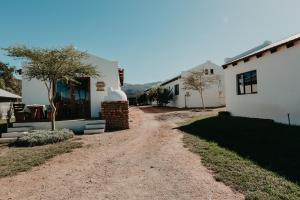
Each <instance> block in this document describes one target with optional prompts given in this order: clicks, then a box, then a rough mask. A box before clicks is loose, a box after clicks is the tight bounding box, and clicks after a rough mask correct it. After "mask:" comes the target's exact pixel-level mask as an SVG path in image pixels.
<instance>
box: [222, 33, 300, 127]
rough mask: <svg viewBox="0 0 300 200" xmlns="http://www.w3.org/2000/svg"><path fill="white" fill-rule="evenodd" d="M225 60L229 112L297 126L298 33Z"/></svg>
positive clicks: (299, 110) (299, 102) (299, 117)
mask: <svg viewBox="0 0 300 200" xmlns="http://www.w3.org/2000/svg"><path fill="white" fill-rule="evenodd" d="M226 61H227V62H226ZM226 61H225V62H226V63H225V64H224V65H223V68H224V69H225V88H226V107H227V110H228V111H229V112H231V113H232V114H233V115H235V116H245V117H253V118H267V119H273V120H275V121H277V122H281V123H289V118H290V123H291V124H298V125H300V78H299V74H300V34H297V35H294V36H292V37H289V38H287V39H284V40H281V41H279V42H276V43H273V44H270V43H264V44H263V45H261V46H259V47H257V48H254V49H252V50H249V51H247V52H245V53H243V54H241V55H239V56H236V57H234V58H233V59H227V60H226ZM288 116H289V117H288Z"/></svg>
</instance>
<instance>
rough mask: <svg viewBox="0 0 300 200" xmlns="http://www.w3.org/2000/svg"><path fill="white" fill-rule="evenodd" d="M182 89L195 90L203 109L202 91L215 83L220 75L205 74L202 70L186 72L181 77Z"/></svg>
mask: <svg viewBox="0 0 300 200" xmlns="http://www.w3.org/2000/svg"><path fill="white" fill-rule="evenodd" d="M182 79H183V89H184V90H196V91H198V92H199V93H200V96H201V101H202V108H203V110H205V103H204V98H203V92H204V91H205V90H206V89H207V88H209V87H211V86H212V85H214V84H216V83H217V82H218V80H219V79H220V77H219V76H218V75H206V74H205V71H204V70H200V71H192V72H188V74H187V75H185V76H183V77H182Z"/></svg>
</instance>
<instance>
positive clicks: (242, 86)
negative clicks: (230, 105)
mask: <svg viewBox="0 0 300 200" xmlns="http://www.w3.org/2000/svg"><path fill="white" fill-rule="evenodd" d="M236 80H237V94H238V95H242V94H253V93H257V74H256V70H253V71H249V72H245V73H242V74H238V75H237V76H236Z"/></svg>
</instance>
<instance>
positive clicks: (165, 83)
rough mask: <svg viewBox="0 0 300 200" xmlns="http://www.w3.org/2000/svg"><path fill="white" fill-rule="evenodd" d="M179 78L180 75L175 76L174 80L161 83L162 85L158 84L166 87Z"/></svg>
mask: <svg viewBox="0 0 300 200" xmlns="http://www.w3.org/2000/svg"><path fill="white" fill-rule="evenodd" d="M180 78H181V75H179V76H176V77H174V78H172V79H169V80H167V81H165V82H162V83H161V84H160V86H164V85H167V84H169V83H172V82H173V81H176V80H178V79H180Z"/></svg>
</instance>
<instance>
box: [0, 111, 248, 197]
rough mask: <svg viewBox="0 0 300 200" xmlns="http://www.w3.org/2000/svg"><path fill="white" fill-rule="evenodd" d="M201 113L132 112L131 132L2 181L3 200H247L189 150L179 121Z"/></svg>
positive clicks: (100, 138)
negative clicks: (213, 174)
mask: <svg viewBox="0 0 300 200" xmlns="http://www.w3.org/2000/svg"><path fill="white" fill-rule="evenodd" d="M195 113H196V112H191V111H176V110H175V111H174V110H164V111H163V113H161V111H160V110H158V109H153V108H147V107H146V108H143V109H138V108H131V110H130V115H131V116H130V117H131V120H130V121H131V129H129V130H126V131H118V132H112V133H104V134H101V135H91V136H81V137H82V141H84V143H85V146H84V147H83V148H81V149H76V150H75V151H74V152H72V153H69V154H64V155H60V156H57V157H55V158H53V159H51V160H49V161H48V162H47V163H46V164H44V165H42V166H39V167H35V168H33V169H32V170H31V171H29V172H24V173H20V174H18V175H16V176H13V177H7V178H3V179H0V185H1V186H0V199H1V200H2V199H17V200H20V199H26V200H28V199H89V200H92V199H122V200H123V199H136V200H141V199H149V200H150V199H151V200H152V199H154V200H158V199H165V200H167V199H170V200H174V199H187V200H191V199H209V200H212V199H220V200H221V199H222V200H226V199H228V200H229V199H230V200H234V199H243V196H242V195H241V194H238V193H235V192H233V191H232V190H231V189H230V188H229V187H227V186H225V185H224V184H222V183H220V182H216V181H215V180H214V178H213V176H212V174H211V173H210V172H209V170H207V169H206V168H205V167H203V166H202V165H201V161H200V158H199V156H198V155H195V154H193V153H191V152H189V151H188V150H187V149H185V148H184V147H183V144H182V140H181V139H182V133H180V132H179V131H177V130H176V129H173V128H174V127H176V124H175V123H174V120H178V119H182V118H188V117H191V116H193V115H195Z"/></svg>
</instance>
